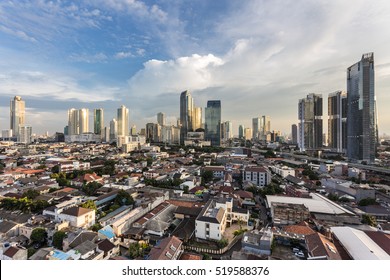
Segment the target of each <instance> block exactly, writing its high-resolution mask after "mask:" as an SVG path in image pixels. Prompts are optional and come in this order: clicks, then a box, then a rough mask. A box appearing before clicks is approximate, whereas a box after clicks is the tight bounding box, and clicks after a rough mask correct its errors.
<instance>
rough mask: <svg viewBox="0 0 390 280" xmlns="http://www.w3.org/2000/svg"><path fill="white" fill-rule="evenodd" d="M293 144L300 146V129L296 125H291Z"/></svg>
mask: <svg viewBox="0 0 390 280" xmlns="http://www.w3.org/2000/svg"><path fill="white" fill-rule="evenodd" d="M291 143H292V144H294V145H296V144H298V127H297V125H296V124H293V125H291Z"/></svg>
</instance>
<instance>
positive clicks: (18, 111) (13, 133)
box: [1, 96, 32, 144]
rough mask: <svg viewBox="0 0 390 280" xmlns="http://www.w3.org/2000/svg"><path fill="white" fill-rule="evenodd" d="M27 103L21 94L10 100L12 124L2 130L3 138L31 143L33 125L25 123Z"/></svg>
mask: <svg viewBox="0 0 390 280" xmlns="http://www.w3.org/2000/svg"><path fill="white" fill-rule="evenodd" d="M25 121H26V105H25V102H24V100H22V98H21V97H20V96H15V97H14V98H13V99H11V101H10V126H9V129H5V130H2V135H1V136H2V138H3V139H9V140H14V141H18V142H20V143H25V144H29V143H31V136H32V127H31V125H27V124H25Z"/></svg>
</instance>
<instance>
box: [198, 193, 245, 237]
mask: <svg viewBox="0 0 390 280" xmlns="http://www.w3.org/2000/svg"><path fill="white" fill-rule="evenodd" d="M248 221H249V211H248V210H245V209H242V208H236V207H233V199H232V198H220V199H218V200H214V199H211V200H209V202H208V203H207V204H206V205H205V206H204V208H203V209H202V211H201V212H200V213H199V215H198V217H197V218H196V222H195V228H196V229H195V237H196V238H200V239H211V240H221V239H222V237H223V233H224V232H225V229H226V226H227V225H228V224H229V225H231V224H232V223H234V222H240V223H243V224H245V225H248Z"/></svg>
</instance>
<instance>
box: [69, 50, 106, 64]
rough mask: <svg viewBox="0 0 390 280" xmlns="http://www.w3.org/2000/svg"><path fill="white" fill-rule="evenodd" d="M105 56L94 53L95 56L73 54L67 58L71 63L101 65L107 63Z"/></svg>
mask: <svg viewBox="0 0 390 280" xmlns="http://www.w3.org/2000/svg"><path fill="white" fill-rule="evenodd" d="M107 58H108V57H107V55H105V54H104V53H101V52H100V53H96V54H88V53H81V54H76V53H73V54H71V55H70V56H69V59H70V60H71V61H76V62H86V63H101V62H106V61H107Z"/></svg>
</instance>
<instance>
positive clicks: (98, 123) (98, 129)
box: [93, 109, 104, 135]
mask: <svg viewBox="0 0 390 280" xmlns="http://www.w3.org/2000/svg"><path fill="white" fill-rule="evenodd" d="M103 127H104V119H103V109H95V110H94V112H93V132H94V133H95V134H99V135H101V134H102V131H103Z"/></svg>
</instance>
